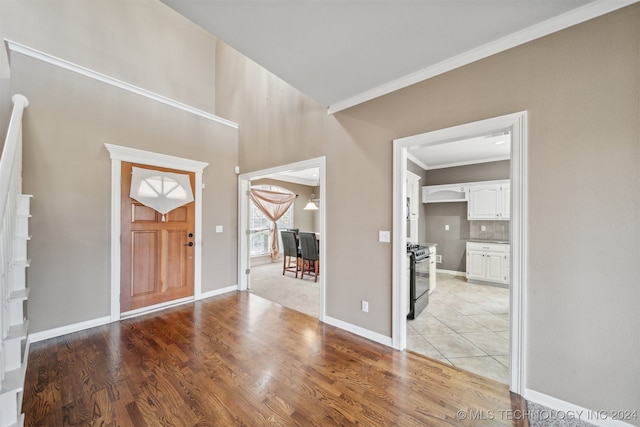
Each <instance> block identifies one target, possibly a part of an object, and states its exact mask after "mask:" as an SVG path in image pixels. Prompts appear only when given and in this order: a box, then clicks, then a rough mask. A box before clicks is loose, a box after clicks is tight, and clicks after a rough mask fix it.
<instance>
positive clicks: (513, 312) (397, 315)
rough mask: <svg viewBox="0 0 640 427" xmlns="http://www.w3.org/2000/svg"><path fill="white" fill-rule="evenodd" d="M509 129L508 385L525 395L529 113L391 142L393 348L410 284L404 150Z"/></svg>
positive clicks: (402, 334) (402, 339)
mask: <svg viewBox="0 0 640 427" xmlns="http://www.w3.org/2000/svg"><path fill="white" fill-rule="evenodd" d="M505 130H509V131H511V195H512V200H511V221H510V226H511V282H510V283H511V286H510V311H509V312H510V334H511V335H510V341H509V342H510V367H511V368H510V381H509V389H510V390H511V391H513V392H515V393H518V394H520V395H521V396H522V395H524V388H525V384H526V382H525V374H526V369H525V367H526V363H525V356H526V353H525V343H526V336H525V333H526V327H525V320H526V316H525V308H526V289H527V274H526V270H527V112H526V111H523V112H519V113H514V114H509V115H506V116H500V117H495V118H491V119H487V120H481V121H478V122H473V123H467V124H464V125H460V126H454V127H450V128H446V129H441V130H436V131H433V132H427V133H423V134H420V135H413V136H408V137H405V138H400V139H396V140H394V141H393V201H394V203H393V308H392V310H393V319H392V334H393V336H392V338H393V347H394V348H396V349H398V350H403V349H405V348H406V346H407V331H406V327H407V318H406V313H407V306H408V301H407V299H408V289H407V287H408V285H407V283H406V282H407V280H406V268H407V266H406V247H405V238H404V236H406V235H407V230H406V227H407V224H406V221H405V217H404V202H403V201H404V200H406V194H404V193H405V189H404V182H405V180H406V164H407V148H408V147H411V146H415V145H418V144H420V145H438V144H445V143H447V142H451V141H455V140H460V139H466V138H471V137H475V136H481V135H488V134H492V133H497V132H500V131H505Z"/></svg>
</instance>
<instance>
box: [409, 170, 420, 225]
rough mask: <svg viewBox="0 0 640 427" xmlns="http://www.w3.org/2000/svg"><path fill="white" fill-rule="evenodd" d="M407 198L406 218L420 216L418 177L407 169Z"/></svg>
mask: <svg viewBox="0 0 640 427" xmlns="http://www.w3.org/2000/svg"><path fill="white" fill-rule="evenodd" d="M407 199H408V203H407V204H408V205H409V206H408V209H409V218H408V219H418V218H419V217H420V177H419V176H418V175H416V174H414V173H412V172H409V171H407Z"/></svg>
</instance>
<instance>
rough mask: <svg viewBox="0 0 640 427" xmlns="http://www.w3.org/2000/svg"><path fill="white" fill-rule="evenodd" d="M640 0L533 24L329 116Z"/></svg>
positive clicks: (606, 3) (337, 106)
mask: <svg viewBox="0 0 640 427" xmlns="http://www.w3.org/2000/svg"><path fill="white" fill-rule="evenodd" d="M637 1H638V0H598V1H594V2H591V3H588V4H586V5H584V6H582V7H579V8H577V9H574V10H572V11H570V12H567V13H564V14H562V15H559V16H556V17H553V18H551V19H548V20H546V21H543V22H540V23H538V24H535V25H532V26H530V27H528V28H525V29H523V30H520V31H517V32H515V33H512V34H509V35H508V36H505V37H502V38H500V39H498V40H495V41H492V42H489V43H487V44H485V45H483V46H480V47H477V48H475V49H471V50H469V51H467V52H464V53H462V54H460V55H457V56H454V57H452V58H449V59H447V60H444V61H442V62H440V63H438V64H435V65H432V66H430V67H426V68H423V69H422V70H418V71H416V72H414V73H411V74H409V75H406V76H404V77H400V78H399V79H396V80H393V81H391V82H388V83H385V84H382V85H380V86H378V87H375V88H373V89H370V90H367V91H364V92H361V93H359V94H356V95H354V96H351V97H349V98H346V99H343V100H340V101H337V102H334V103H333V104H331V105H330V106H329V107H328V109H327V113H328V114H335V113H337V112H339V111H342V110H346V109H347V108H350V107H353V106H355V105H358V104H362V103H364V102H367V101H370V100H372V99H375V98H378V97H380V96H383V95H386V94H389V93H391V92H395V91H397V90H400V89H403V88H405V87H408V86H411V85H413V84H416V83H419V82H421V81H424V80H427V79H430V78H432V77H435V76H438V75H440V74H444V73H446V72H448V71H451V70H454V69H456V68H459V67H462V66H464V65H467V64H470V63H472V62H476V61H479V60H481V59H483V58H487V57H489V56H491V55H495V54H496V53H500V52H503V51H506V50H508V49H511V48H514V47H516V46H520V45H522V44H525V43H528V42H530V41H532V40H536V39H538V38H541V37H544V36H546V35H549V34H552V33H555V32H558V31H561V30H564V29H565V28H569V27H571V26H574V25H577V24H580V23H582V22H585V21H588V20H590V19H593V18H596V17H598V16H601V15H604V14H607V13H609V12H613V11H615V10H618V9H621V8H623V7H625V6H628V5H631V4H633V3H636V2H637Z"/></svg>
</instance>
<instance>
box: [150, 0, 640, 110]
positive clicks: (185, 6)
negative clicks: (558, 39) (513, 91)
mask: <svg viewBox="0 0 640 427" xmlns="http://www.w3.org/2000/svg"><path fill="white" fill-rule="evenodd" d="M161 1H162V2H163V3H165V4H167V5H168V6H169V7H171V8H173V9H174V10H176V11H177V12H179V13H181V14H182V15H184V16H185V17H186V18H188V19H190V20H191V21H193V22H195V23H196V24H198V25H200V26H201V27H202V28H204V29H205V30H206V31H208V32H210V33H211V34H212V35H214V36H216V37H217V38H219V39H220V40H222V41H224V42H225V43H227V44H228V45H230V46H231V47H233V48H235V49H236V50H238V51H239V52H241V53H242V54H244V55H245V56H247V57H249V58H251V59H252V60H254V61H255V62H257V63H258V64H260V65H262V66H263V67H265V68H266V69H267V70H269V71H270V72H272V73H273V74H275V75H277V76H278V77H280V78H281V79H283V80H285V81H286V82H288V83H289V84H291V85H292V86H294V87H295V88H297V89H298V90H300V91H301V92H303V93H305V94H306V95H308V96H310V97H311V98H313V99H315V100H316V101H317V102H319V103H320V104H322V105H324V106H326V107H327V108H328V110H329V112H336V111H340V110H343V109H345V108H349V107H351V106H354V105H357V104H359V103H361V102H364V101H367V100H370V99H373V98H375V97H377V96H381V95H384V94H386V93H389V92H392V91H394V90H397V89H400V88H402V87H406V86H408V85H411V84H413V83H417V82H419V81H422V80H425V79H427V78H429V77H432V76H435V75H438V74H441V73H443V72H446V71H449V70H451V69H454V68H457V67H460V66H462V65H465V64H468V63H470V62H473V61H476V60H478V59H481V58H483V57H486V56H489V55H492V54H495V53H497V52H500V51H503V50H506V49H509V48H511V47H514V46H517V45H519V44H522V43H525V42H527V41H530V40H533V39H536V38H539V37H542V36H544V35H547V34H549V33H552V32H555V31H559V30H561V29H563V28H566V27H568V26H571V25H575V24H577V23H580V22H583V21H585V20H588V19H591V18H594V17H596V16H599V15H602V14H604V13H608V12H610V11H612V10H615V9H618V8H620V7H623V6H625V5H627V4H631V3H634V2H635V1H636V0H595V1H594V0H561V1H560V0H161Z"/></svg>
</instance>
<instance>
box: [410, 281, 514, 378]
mask: <svg viewBox="0 0 640 427" xmlns="http://www.w3.org/2000/svg"><path fill="white" fill-rule="evenodd" d="M407 349H409V350H411V351H414V352H416V353H420V354H424V355H425V356H428V357H431V358H434V359H438V360H441V361H442V362H444V363H448V364H451V365H454V366H457V367H459V368H462V369H466V370H468V371H471V372H475V373H477V374H480V375H482V376H485V377H488V378H491V379H494V380H496V381H500V382H502V383H505V384H508V383H509V289H506V288H500V287H496V286H489V285H477V284H471V283H467V281H466V279H465V278H464V277H461V276H453V275H450V274H442V273H438V276H437V280H436V289H435V290H434V291H433V292H432V293H431V295H430V296H429V305H428V306H427V308H426V309H425V310H424V311H423V312H422V313H420V315H419V316H418V317H417V318H416V319H414V320H410V321H408V322H407Z"/></svg>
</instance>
